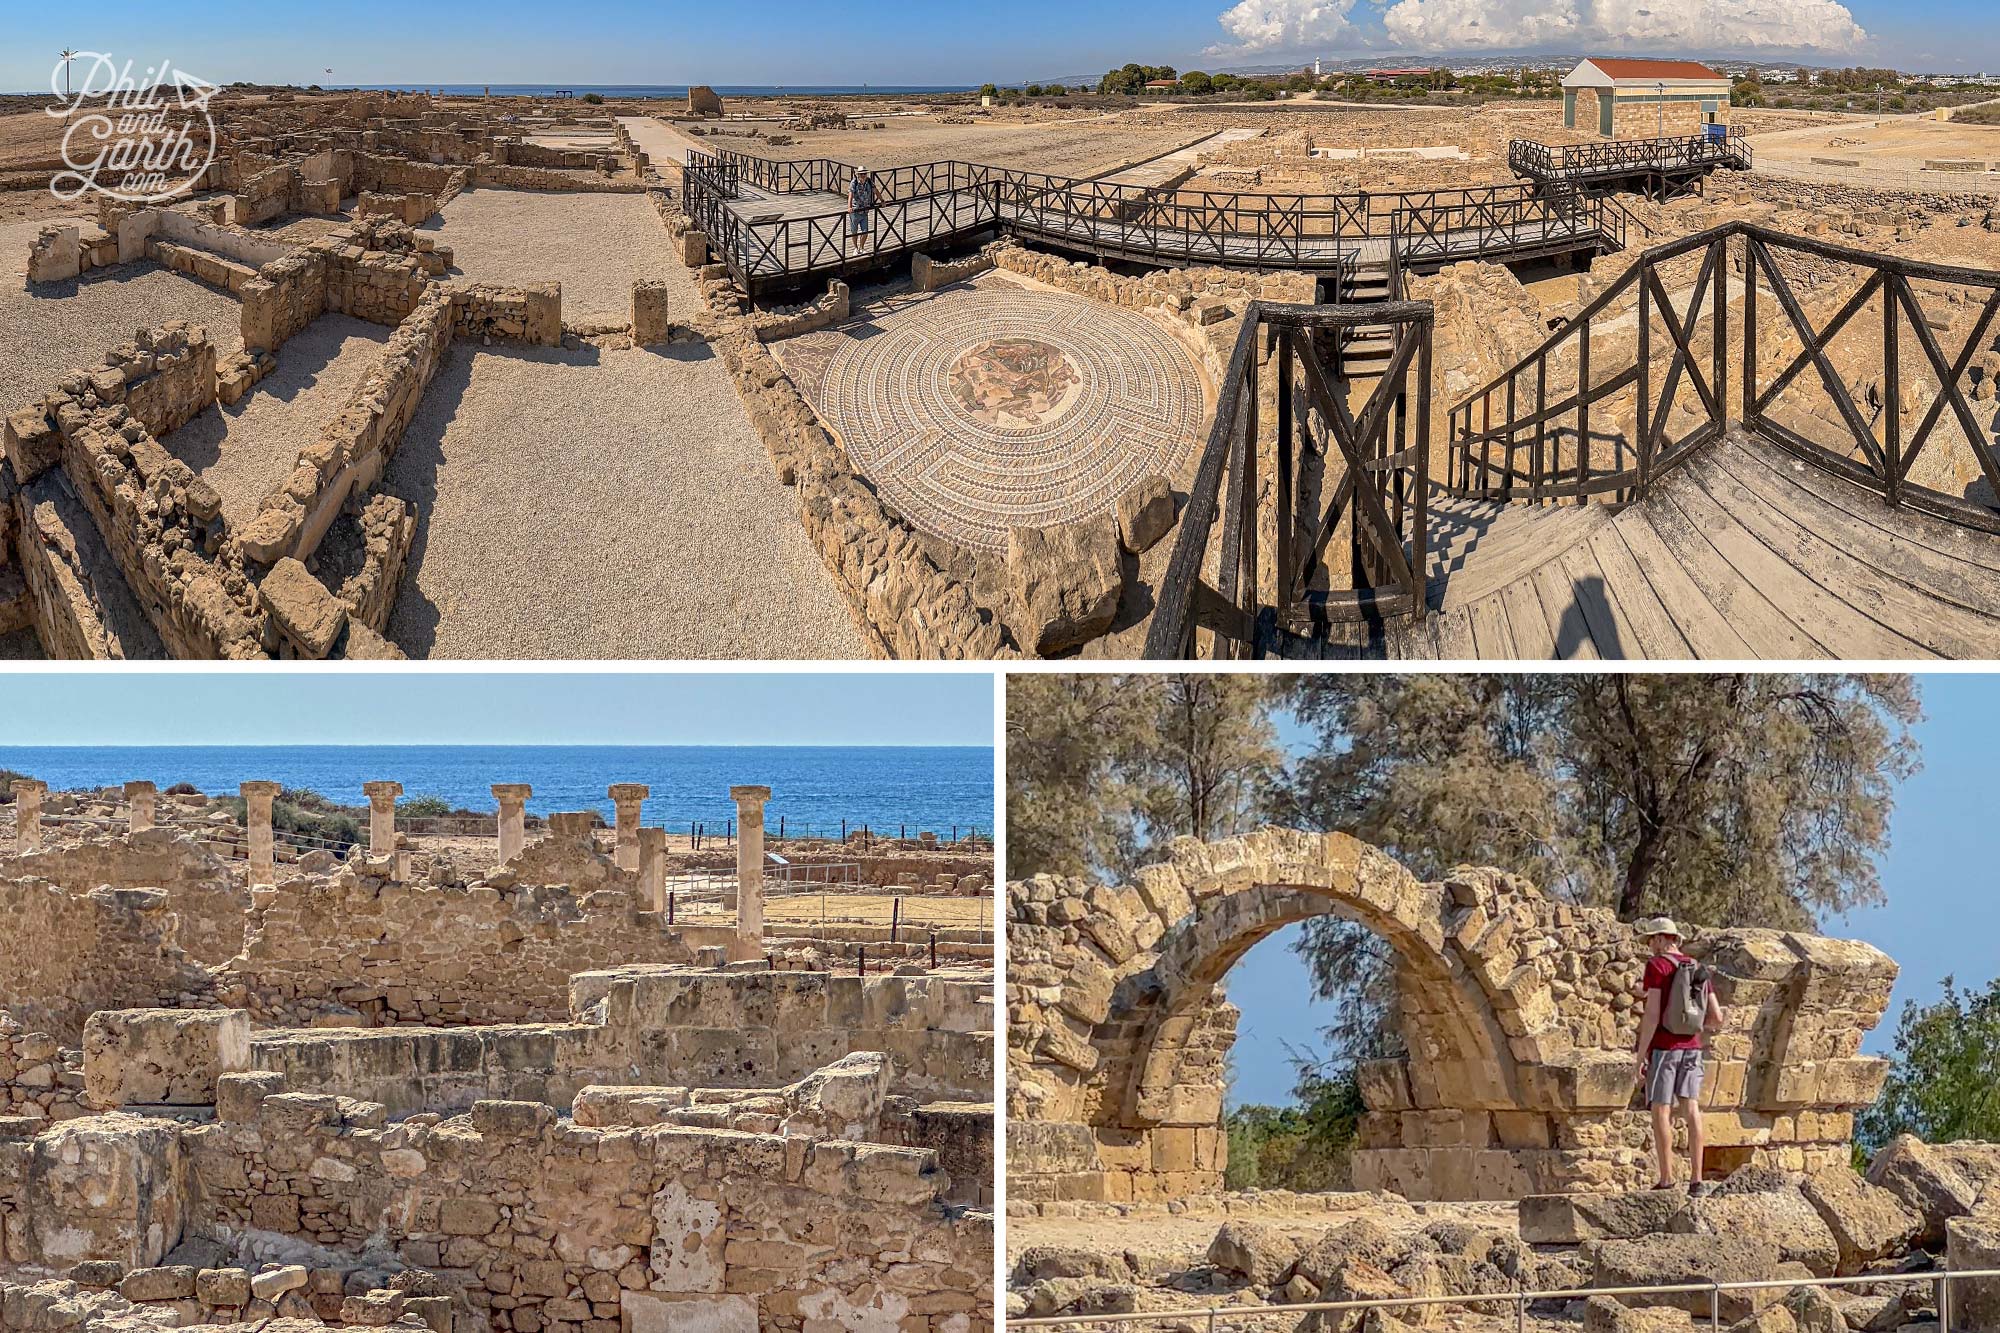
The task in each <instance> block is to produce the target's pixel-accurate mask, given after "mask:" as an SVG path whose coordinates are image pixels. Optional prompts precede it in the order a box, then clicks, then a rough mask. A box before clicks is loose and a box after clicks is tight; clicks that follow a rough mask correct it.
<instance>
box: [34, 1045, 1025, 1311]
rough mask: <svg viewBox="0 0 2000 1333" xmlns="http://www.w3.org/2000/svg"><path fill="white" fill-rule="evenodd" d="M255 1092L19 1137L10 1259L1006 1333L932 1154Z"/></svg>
mask: <svg viewBox="0 0 2000 1333" xmlns="http://www.w3.org/2000/svg"><path fill="white" fill-rule="evenodd" d="M238 1081H239V1082H241V1083H243V1085H244V1086H241V1087H237V1088H234V1089H232V1090H231V1091H229V1092H227V1093H225V1095H224V1097H223V1099H222V1101H221V1103H220V1104H219V1105H218V1107H217V1112H218V1115H217V1120H216V1123H213V1124H205V1125H199V1126H183V1125H180V1124H176V1123H174V1122H172V1121H168V1120H160V1119H150V1118H142V1117H137V1116H129V1115H115V1114H114V1115H104V1116H97V1117H91V1118H88V1119H82V1120H76V1121H71V1122H69V1123H67V1124H64V1125H62V1126H60V1127H59V1128H57V1129H56V1130H54V1131H51V1132H49V1133H46V1134H43V1135H40V1136H39V1137H36V1138H33V1139H25V1140H22V1139H12V1140H10V1139H5V1138H0V1260H4V1261H5V1262H6V1263H7V1264H11V1265H16V1266H20V1267H22V1268H25V1269H39V1270H54V1269H62V1268H67V1267H69V1266H72V1265H74V1264H76V1263H79V1262H83V1261H86V1260H96V1259H110V1260H115V1261H118V1262H122V1263H125V1264H128V1265H131V1266H133V1267H144V1266H150V1265H154V1264H157V1263H159V1262H160V1260H161V1259H162V1258H163V1257H164V1256H165V1254H166V1253H167V1251H168V1250H170V1249H171V1248H172V1247H173V1246H174V1245H175V1244H176V1243H178V1242H179V1241H180V1240H181V1239H182V1238H183V1237H195V1236H201V1237H223V1238H240V1237H245V1236H249V1235H255V1236H257V1237H259V1238H260V1242H261V1243H262V1244H264V1245H265V1246H266V1247H272V1246H282V1245H284V1244H285V1243H288V1242H289V1243H291V1244H292V1245H293V1247H294V1250H295V1252H296V1251H297V1249H298V1247H299V1246H319V1247H325V1248H326V1249H327V1250H331V1251H333V1252H334V1254H335V1256H336V1257H338V1256H343V1255H356V1254H359V1253H360V1252H362V1251H363V1250H364V1249H365V1250H367V1251H370V1252H372V1253H376V1254H381V1253H382V1252H383V1251H385V1250H386V1251H387V1252H389V1254H390V1255H392V1256H393V1258H392V1263H399V1264H401V1265H405V1266H411V1267H416V1268H421V1269H425V1270H427V1271H429V1272H432V1273H434V1274H436V1275H437V1277H438V1279H440V1280H441V1282H442V1284H443V1288H444V1290H446V1291H447V1292H451V1293H453V1294H454V1300H455V1302H456V1303H457V1304H458V1305H459V1307H460V1308H461V1311H462V1313H461V1319H462V1320H466V1321H467V1322H459V1323H457V1324H456V1327H457V1328H459V1329H461V1330H472V1329H478V1328H483V1327H491V1328H493V1329H495V1330H500V1331H501V1333H506V1331H508V1330H513V1331H515V1333H518V1331H519V1330H521V1329H523V1328H532V1329H536V1330H539V1331H541V1333H605V1331H606V1330H609V1329H616V1328H619V1327H624V1328H630V1329H634V1330H665V1329H670V1328H692V1327H698V1328H714V1329H732V1330H733V1329H745V1330H747V1329H752V1328H770V1329H794V1330H802V1329H804V1328H806V1327H814V1326H819V1327H839V1326H845V1327H850V1328H857V1329H861V1328H882V1329H894V1328H900V1329H904V1330H912V1329H915V1330H935V1331H936V1333H978V1331H979V1330H985V1329H989V1328H990V1327H991V1325H992V1317H991V1313H990V1312H991V1309H992V1301H993V1293H992V1290H991V1270H992V1243H993V1234H992V1216H991V1214H990V1213H983V1212H969V1211H966V1210H964V1209H960V1208H954V1207H951V1206H949V1205H947V1204H946V1203H945V1202H944V1201H943V1198H942V1194H943V1187H944V1184H945V1178H944V1176H943V1174H942V1173H941V1172H940V1171H939V1170H938V1168H937V1165H936V1157H935V1155H934V1154H932V1153H930V1152H926V1151H922V1150H918V1149H911V1148H899V1147H888V1146H882V1145H875V1144H867V1143H854V1142H848V1141H842V1140H837V1139H831V1138H819V1137H810V1136H805V1135H798V1136H789V1137H788V1136H783V1135H778V1134H752V1133H743V1132H736V1131H731V1130H719V1129H699V1128H687V1127H682V1126H676V1125H660V1126H647V1127H641V1128H611V1129H596V1128H582V1127H578V1126H574V1125H571V1124H567V1123H558V1121H557V1119H556V1115H555V1112H554V1111H553V1110H552V1109H550V1108H548V1107H546V1106H542V1105H539V1104H532V1103H519V1102H484V1103H481V1104H480V1105H479V1106H478V1107H476V1108H474V1110H473V1111H472V1113H471V1114H470V1115H469V1116H464V1117H457V1118H453V1119H450V1120H445V1121H442V1122H435V1123H433V1122H423V1123H411V1124H399V1125H387V1124H385V1123H384V1121H383V1119H382V1108H381V1107H379V1106H373V1107H371V1106H369V1105H367V1104H365V1103H356V1102H351V1101H347V1100H344V1099H337V1098H334V1097H331V1096H312V1095H306V1094H298V1093H280V1094H272V1095H263V1094H262V1093H261V1091H260V1089H259V1088H258V1087H257V1086H256V1085H255V1083H254V1081H248V1080H238Z"/></svg>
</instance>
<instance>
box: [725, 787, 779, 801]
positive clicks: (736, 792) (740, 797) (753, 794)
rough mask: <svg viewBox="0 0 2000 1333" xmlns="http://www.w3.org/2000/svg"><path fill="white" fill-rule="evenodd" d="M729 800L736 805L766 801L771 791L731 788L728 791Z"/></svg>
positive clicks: (761, 788) (763, 788) (755, 788)
mask: <svg viewBox="0 0 2000 1333" xmlns="http://www.w3.org/2000/svg"><path fill="white" fill-rule="evenodd" d="M729 799H731V800H732V801H735V802H736V804H738V805H746V804H748V803H749V802H751V801H758V802H762V801H768V800H770V799H771V789H770V788H769V787H731V788H730V789H729Z"/></svg>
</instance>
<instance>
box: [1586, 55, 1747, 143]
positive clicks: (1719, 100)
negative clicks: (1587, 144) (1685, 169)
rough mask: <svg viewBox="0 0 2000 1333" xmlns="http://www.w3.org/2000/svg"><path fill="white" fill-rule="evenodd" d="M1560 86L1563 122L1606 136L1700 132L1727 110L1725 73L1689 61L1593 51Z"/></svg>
mask: <svg viewBox="0 0 2000 1333" xmlns="http://www.w3.org/2000/svg"><path fill="white" fill-rule="evenodd" d="M1562 88H1563V124H1564V125H1567V126H1568V127H1570V128H1571V129H1583V130H1586V131H1588V130H1593V129H1594V130H1595V131H1596V132H1597V133H1598V134H1601V135H1603V136H1604V137H1605V138H1607V139H1613V138H1616V139H1634V138H1647V137H1651V136H1655V135H1663V134H1668V135H1671V134H1700V133H1702V132H1703V131H1702V127H1703V126H1705V125H1716V124H1721V123H1723V122H1724V121H1725V120H1726V119H1727V116H1728V112H1729V89H1730V82H1729V79H1728V76H1726V75H1723V74H1718V73H1716V72H1715V71H1714V70H1712V69H1710V68H1709V67H1708V66H1706V65H1704V64H1701V63H1700V62H1699V61H1694V60H1640V59H1623V58H1612V57H1603V56H1593V57H1591V58H1590V59H1587V60H1585V61H1583V62H1582V63H1581V64H1579V65H1578V66H1577V67H1576V68H1575V69H1573V70H1571V71H1570V72H1569V75H1568V77H1566V78H1565V79H1564V80H1563V81H1562Z"/></svg>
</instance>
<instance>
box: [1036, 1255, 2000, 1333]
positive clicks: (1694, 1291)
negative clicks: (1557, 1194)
mask: <svg viewBox="0 0 2000 1333" xmlns="http://www.w3.org/2000/svg"><path fill="white" fill-rule="evenodd" d="M1995 1279H2000V1269H1996V1268H1978V1269H1963V1270H1960V1271H1958V1272H1953V1271H1952V1270H1951V1269H1950V1267H1949V1266H1947V1267H1945V1268H1942V1269H1934V1270H1932V1271H1930V1272H1924V1273H1879V1274H1878V1273H1864V1274H1858V1275H1855V1276H1852V1277H1798V1278H1765V1279H1760V1280H1757V1281H1751V1282H1681V1283H1662V1284H1660V1285H1658V1286H1642V1287H1581V1288H1571V1289H1568V1290H1561V1291H1527V1290H1522V1291H1499V1292H1476V1293H1468V1294H1466V1295H1463V1296H1386V1297H1373V1298H1369V1299H1365V1300H1352V1301H1315V1302H1309V1303H1304V1304H1299V1305H1247V1306H1246V1305H1232V1306H1216V1305H1204V1306H1184V1307H1182V1308H1180V1309H1176V1310H1150V1311H1146V1312H1144V1313H1136V1312H1135V1313H1130V1314H1094V1315H1038V1316H1035V1317H1033V1318H1026V1319H1009V1320H1007V1321H1006V1327H1008V1328H1107V1329H1108V1328H1123V1327H1129V1326H1130V1325H1133V1324H1149V1323H1167V1322H1173V1323H1180V1324H1184V1325H1185V1324H1187V1323H1189V1322H1205V1325H1206V1328H1207V1330H1208V1333H1216V1330H1217V1329H1218V1328H1228V1327H1230V1324H1229V1323H1228V1322H1227V1321H1228V1320H1229V1319H1230V1318H1232V1317H1233V1318H1235V1319H1239V1320H1240V1319H1259V1318H1263V1317H1265V1316H1270V1315H1304V1314H1342V1313H1353V1312H1358V1311H1367V1310H1389V1309H1401V1308H1406V1307H1411V1306H1436V1305H1496V1304H1497V1305H1512V1306H1513V1307H1514V1326H1515V1328H1516V1329H1518V1330H1522V1333H1525V1330H1526V1329H1527V1325H1528V1307H1529V1306H1530V1305H1535V1304H1539V1303H1543V1302H1554V1301H1576V1300H1588V1299H1589V1298H1591V1297H1592V1296H1706V1297H1707V1298H1708V1326H1709V1328H1710V1330H1711V1333H1720V1330H1721V1328H1722V1298H1723V1296H1724V1295H1725V1294H1726V1293H1729V1292H1752V1291H1789V1290H1791V1289H1793V1288H1795V1287H1845V1286H1855V1285H1861V1284H1875V1283H1882V1282H1933V1283H1936V1284H1937V1309H1938V1329H1939V1333H1951V1285H1952V1283H1954V1282H1963V1281H1972V1280H1979V1281H1991V1280H1995ZM1218 1320H1221V1321H1224V1322H1222V1323H1221V1324H1218V1322H1217V1321H1218Z"/></svg>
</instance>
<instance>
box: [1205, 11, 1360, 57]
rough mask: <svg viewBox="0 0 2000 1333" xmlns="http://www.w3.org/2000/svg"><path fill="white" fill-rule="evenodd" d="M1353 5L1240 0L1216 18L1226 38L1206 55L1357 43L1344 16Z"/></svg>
mask: <svg viewBox="0 0 2000 1333" xmlns="http://www.w3.org/2000/svg"><path fill="white" fill-rule="evenodd" d="M1354 4H1355V0H1240V3H1238V4H1236V5H1235V6H1233V7H1231V8H1230V9H1228V10H1227V11H1225V12H1224V13H1223V14H1222V15H1221V16H1220V18H1218V20H1217V22H1219V23H1221V24H1222V28H1223V31H1225V32H1227V33H1228V34H1229V36H1230V41H1229V42H1228V43H1225V44H1223V45H1219V46H1212V47H1210V48H1209V49H1208V51H1207V54H1209V55H1247V54H1250V53H1252V52H1257V51H1302V50H1306V49H1308V48H1310V47H1335V46H1354V45H1358V44H1359V43H1358V41H1357V39H1356V29H1355V26H1354V24H1353V22H1352V21H1351V20H1350V19H1349V18H1348V15H1349V14H1351V13H1352V12H1353V10H1354Z"/></svg>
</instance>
